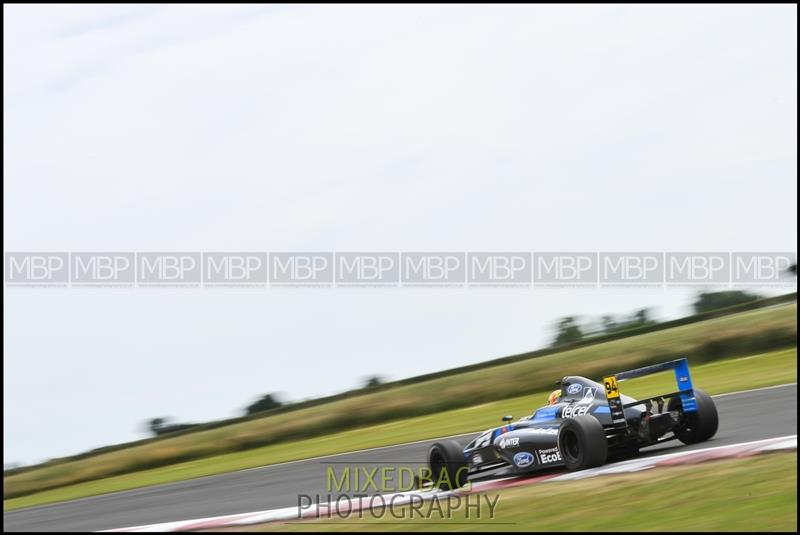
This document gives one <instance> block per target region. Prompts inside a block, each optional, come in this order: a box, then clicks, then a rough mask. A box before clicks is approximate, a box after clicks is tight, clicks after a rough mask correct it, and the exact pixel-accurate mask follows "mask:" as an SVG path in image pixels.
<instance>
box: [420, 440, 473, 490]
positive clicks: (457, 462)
mask: <svg viewBox="0 0 800 535" xmlns="http://www.w3.org/2000/svg"><path fill="white" fill-rule="evenodd" d="M428 467H430V469H431V472H432V476H431V477H432V478H433V481H434V483H435V484H436V485H437V486H438V487H439V488H440V489H442V490H452V489H456V488H460V487H463V486H464V485H466V484H467V462H466V460H465V459H464V449H463V448H462V447H461V446H460V445H459V443H458V442H456V441H455V440H445V441H442V442H437V443H435V444H434V445H433V446H431V449H429V450H428Z"/></svg>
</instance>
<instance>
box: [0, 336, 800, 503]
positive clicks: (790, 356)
mask: <svg viewBox="0 0 800 535" xmlns="http://www.w3.org/2000/svg"><path fill="white" fill-rule="evenodd" d="M615 371H619V370H618V369H615ZM692 380H693V382H694V383H695V385H697V386H698V387H701V388H703V389H704V390H706V391H707V392H709V393H710V394H712V395H713V394H721V393H725V392H735V391H738V390H745V389H749V388H758V387H764V386H771V385H777V384H783V383H789V382H794V381H796V380H797V349H796V348H794V349H790V350H782V351H773V352H769V353H765V354H761V355H754V356H749V357H743V358H738V359H730V360H724V361H717V362H712V363H709V364H703V365H700V366H695V367H693V368H692ZM674 388H675V380H674V377H672V376H671V375H670V374H669V373H662V374H658V375H653V376H649V377H644V378H640V379H635V380H633V381H630V382H624V383H622V384H621V390H622V391H623V392H624V393H625V394H628V395H631V396H633V397H637V396H640V395H643V394H648V393H650V394H653V393H658V392H665V391H672V390H674ZM548 393H549V390H548V391H541V392H538V393H535V394H532V395H526V396H519V397H515V398H511V399H506V400H502V401H494V402H491V403H484V404H480V405H475V406H472V407H466V408H461V409H454V410H449V411H443V412H440V413H437V414H431V415H426V416H418V417H415V418H408V419H403V420H397V421H393V422H387V423H385V424H380V425H373V426H369V427H365V428H361V429H358V430H351V431H345V432H340V433H332V434H328V435H324V436H320V437H317V438H315V439H313V440H300V441H296V442H284V443H280V444H274V445H270V446H265V447H262V448H257V449H252V450H247V451H241V452H236V453H229V454H224V455H217V456H213V457H207V458H204V459H199V460H196V461H190V462H184V463H178V464H174V465H170V466H166V467H161V468H154V469H150V470H143V471H140V472H135V473H130V474H124V475H120V476H114V477H109V478H104V479H98V480H94V481H88V482H84V483H78V484H75V485H70V486H64V487H59V488H56V489H52V490H47V491H43V492H38V493H34V494H29V495H26V496H20V497H17V498H10V499H7V500H4V501H3V509H4V510H6V511H9V510H12V509H18V508H21V507H30V506H34V505H42V504H46V503H53V502H59V501H65V500H71V499H76V498H83V497H86V496H94V495H98V494H105V493H109V492H116V491H121V490H129V489H133V488H138V487H145V486H149V485H155V484H160V483H169V482H173V481H181V480H185V479H192V478H196V477H201V476H207V475H214V474H220V473H225V472H231V471H234V470H241V469H245V468H253V467H256V466H263V465H267V464H275V463H280V462H286V461H292V460H298V459H307V458H310V457H317V456H322V455H332V454H335V453H342V452H347V451H353V450H359V449H365V448H374V447H380V446H389V445H392V444H398V443H402V442H410V441H414V440H423V439H427V438H436V437H440V436H445V435H453V434H459V433H467V432H470V431H480V430H483V429H487V428H489V427H491V426H493V425H495V424H497V423H499V418H500V416H501V415H503V414H514V415H515V416H517V417H519V416H524V415H527V414H531V413H532V412H533V410H534V409H535V408H537V407H539V406H541V405H542V404H543V403H544V402H545V400H546V397H547V394H548Z"/></svg>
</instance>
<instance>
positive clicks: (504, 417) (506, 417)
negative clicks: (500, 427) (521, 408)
mask: <svg viewBox="0 0 800 535" xmlns="http://www.w3.org/2000/svg"><path fill="white" fill-rule="evenodd" d="M513 419H514V417H513V416H511V415H510V414H506V415H505V416H503V421H504V422H510V421H511V420H513Z"/></svg>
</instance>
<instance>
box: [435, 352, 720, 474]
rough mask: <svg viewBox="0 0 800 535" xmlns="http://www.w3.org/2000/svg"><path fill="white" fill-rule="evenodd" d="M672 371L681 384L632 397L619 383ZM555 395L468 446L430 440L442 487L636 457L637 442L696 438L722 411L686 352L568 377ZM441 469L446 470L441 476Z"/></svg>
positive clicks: (707, 434) (708, 432) (706, 433)
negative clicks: (699, 382) (697, 382)
mask: <svg viewBox="0 0 800 535" xmlns="http://www.w3.org/2000/svg"><path fill="white" fill-rule="evenodd" d="M669 370H673V371H674V374H675V381H676V383H677V390H675V391H674V392H670V393H666V394H661V395H658V396H653V397H649V398H646V399H633V398H631V397H629V396H626V395H624V394H622V393H621V392H620V390H619V383H620V382H622V381H625V380H626V379H633V378H636V377H641V376H644V375H650V374H653V373H658V372H663V371H669ZM558 384H559V385H560V390H557V391H556V392H554V393H553V398H554V399H553V400H552V401H553V402H552V403H551V404H549V405H547V406H544V407H541V408H540V409H538V410H536V411H535V412H534V413H533V414H532V415H530V416H526V417H523V418H521V419H519V420H518V421H516V422H513V423H512V421H513V417H511V416H504V417H503V423H504V424H503V425H502V426H500V427H496V428H493V429H489V430H487V431H485V432H483V433H481V434H479V435H478V436H477V437H475V438H474V439H473V440H471V441H470V442H469V444H467V445H466V447H463V448H462V447H461V445H460V444H459V443H458V442H456V441H455V440H446V441H441V442H437V443H435V444H433V445H432V446H431V447H430V449H429V451H428V466H429V468H430V470H431V472H432V474H433V476H434V478H435V480H436V481H437V482H438V486H439V487H441V488H454V487H461V486H464V485H465V484H466V483H467V481H469V480H470V479H472V478H474V477H477V476H478V475H480V474H483V473H485V472H489V471H496V470H500V469H504V470H500V471H501V472H502V473H503V475H506V474H509V473H510V474H523V473H529V472H534V471H539V470H549V469H552V468H556V467H560V466H564V467H566V468H567V470H571V471H573V470H583V469H586V468H593V467H597V466H601V465H602V464H604V463H606V462H607V461H609V460H617V459H623V458H627V457H631V456H633V455H635V454H637V453H638V452H639V449H640V448H643V447H646V446H652V445H655V444H661V443H662V442H666V441H668V440H674V439H677V440H680V441H681V442H683V443H684V444H695V443H697V442H703V441H705V440H708V439H710V438H711V437H713V436H714V434H715V433H716V432H717V427H718V424H719V418H718V415H717V409H716V407H715V405H714V401H713V400H712V399H711V396H709V395H708V394H706V393H705V392H704V391H703V390H701V389H699V388H694V386H693V385H692V379H691V376H690V374H689V363H688V361H687V360H686V359H685V358H681V359H677V360H673V361H669V362H664V363H660V364H655V365H652V366H646V367H643V368H637V369H634V370H628V371H624V372H619V373H615V374H612V375H608V376H605V377H604V378H603V383H602V384H601V383H597V382H595V381H592V380H590V379H587V378H585V377H578V376H567V377H564V378H563V379H561V381H559V383H558ZM440 475H441V476H440Z"/></svg>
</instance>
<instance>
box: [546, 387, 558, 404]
mask: <svg viewBox="0 0 800 535" xmlns="http://www.w3.org/2000/svg"><path fill="white" fill-rule="evenodd" d="M559 399H561V389H558V390H553V392H552V393H551V394H550V395H549V396H548V397H547V404H548V405H555V404H556V403H558V400H559Z"/></svg>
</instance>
